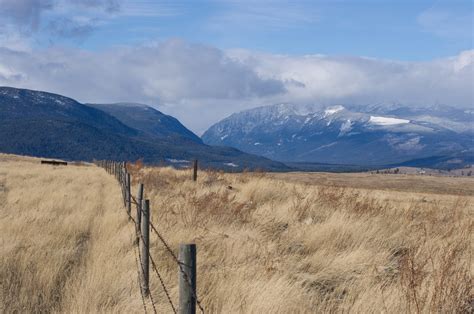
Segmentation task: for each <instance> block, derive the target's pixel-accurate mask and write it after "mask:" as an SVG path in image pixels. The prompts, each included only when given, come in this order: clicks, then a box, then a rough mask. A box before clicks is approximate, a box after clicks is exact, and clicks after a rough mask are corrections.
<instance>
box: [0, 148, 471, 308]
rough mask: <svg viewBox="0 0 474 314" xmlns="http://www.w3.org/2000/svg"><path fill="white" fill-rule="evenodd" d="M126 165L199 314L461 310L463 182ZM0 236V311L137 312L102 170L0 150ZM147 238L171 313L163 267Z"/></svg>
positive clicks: (467, 190) (467, 221) (467, 241)
mask: <svg viewBox="0 0 474 314" xmlns="http://www.w3.org/2000/svg"><path fill="white" fill-rule="evenodd" d="M129 170H130V171H131V173H132V178H133V184H134V187H136V185H137V184H138V182H143V183H144V184H145V196H146V198H149V199H150V203H151V210H152V214H151V215H152V221H153V223H154V224H155V226H157V228H158V229H159V230H160V232H161V233H162V234H163V235H164V236H165V238H166V239H167V241H168V243H170V245H171V246H172V247H173V248H174V249H175V250H176V251H177V248H178V245H179V243H181V242H195V243H196V244H197V247H198V256H197V257H198V295H199V298H200V299H201V300H202V305H203V307H204V308H205V309H206V311H207V312H209V313H317V312H351V313H352V312H353V313H380V312H384V313H406V312H413V313H417V312H418V313H430V312H434V313H436V312H440V313H462V312H466V313H469V312H470V311H471V312H472V311H473V310H474V309H473V307H474V291H473V288H472V275H473V266H474V262H473V259H472V248H473V236H472V233H473V226H474V223H473V217H474V215H473V214H474V202H473V200H474V194H473V183H474V180H472V179H471V178H439V177H418V176H403V175H375V174H374V175H370V174H298V173H290V174H264V173H243V174H224V173H219V172H204V171H201V172H199V177H198V182H197V183H196V182H193V181H192V180H191V179H190V178H191V173H190V171H189V170H181V171H178V170H173V169H171V168H147V167H145V168H142V167H141V166H140V165H137V166H131V167H129ZM324 178H325V179H324ZM444 180H446V181H444ZM394 182H395V183H394ZM229 187H231V188H229ZM134 193H135V191H134ZM0 230H1V244H2V245H1V248H0V256H1V259H0V288H1V296H0V311H2V312H6V313H11V312H67V313H70V312H78V313H95V312H121V313H133V312H136V313H139V312H143V305H142V300H141V298H140V293H139V289H138V282H137V267H136V260H135V258H136V256H135V251H134V245H133V240H134V229H133V225H132V223H131V222H129V221H128V219H127V216H126V214H125V209H124V208H123V203H122V200H121V192H120V187H119V185H118V183H117V182H116V181H115V179H114V178H113V177H112V176H110V175H108V174H107V173H106V172H105V170H103V169H101V168H98V167H96V166H93V165H72V166H66V167H53V166H46V165H40V164H39V161H38V159H33V158H19V157H15V156H9V155H0ZM151 239H152V245H151V254H152V256H153V258H154V259H155V260H156V261H157V264H158V265H157V266H158V269H159V270H160V273H161V274H162V275H163V279H164V281H165V283H166V285H167V286H168V287H169V289H170V293H171V298H172V300H173V301H174V303H175V304H177V297H178V295H177V292H178V290H177V275H178V274H177V267H176V264H175V263H174V261H173V260H172V259H171V257H170V256H169V255H168V254H167V253H166V251H165V248H164V247H163V246H162V245H161V244H160V243H159V241H158V240H157V239H156V238H155V237H154V236H153V235H152V236H151ZM150 278H151V287H152V295H153V298H154V300H155V302H156V306H157V310H158V312H159V313H169V312H170V307H169V305H168V303H167V301H166V298H165V296H164V293H163V291H162V290H161V287H160V285H159V282H158V281H157V280H156V277H154V274H153V273H151V274H150ZM147 306H148V310H149V311H150V310H151V307H150V304H149V301H147Z"/></svg>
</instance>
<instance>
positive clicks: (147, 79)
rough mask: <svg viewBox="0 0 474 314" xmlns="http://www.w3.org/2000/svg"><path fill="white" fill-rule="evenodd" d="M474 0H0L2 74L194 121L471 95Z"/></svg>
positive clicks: (9, 80) (24, 83)
mask: <svg viewBox="0 0 474 314" xmlns="http://www.w3.org/2000/svg"><path fill="white" fill-rule="evenodd" d="M473 5H474V3H473V1H466V0H449V1H448V0H442V1H439V0H438V1H434V0H412V1H408V0H399V1H395V0H386V1H384V0H378V1H375V0H371V1H368V0H360V1H359V0H351V1H349V0H346V1H328V0H326V1H317V0H314V1H296V0H295V1H283V0H275V1H269V0H253V1H247V0H246V1H244V0H241V1H230V0H219V1H217V0H207V1H204V0H194V1H191V0H189V1H179V0H178V1H176V0H174V1H160V0H135V1H132V0H0V85H8V86H15V87H23V88H31V89H39V90H46V91H50V92H55V93H59V94H63V95H66V96H70V97H73V98H75V99H77V100H79V101H82V102H102V103H107V102H122V101H128V102H142V103H146V104H149V105H152V106H154V107H156V108H158V109H159V110H161V111H164V112H165V113H168V114H171V115H174V116H176V117H177V118H179V119H180V120H181V121H182V122H184V123H185V125H187V126H188V127H190V128H191V129H192V130H193V131H196V132H197V133H201V132H203V131H204V130H205V129H206V128H207V127H209V125H211V124H212V123H214V122H216V121H217V120H219V119H222V118H224V117H225V116H228V115H229V114H231V113H233V112H236V111H240V110H243V109H248V108H252V107H256V106H261V105H267V104H274V103H281V102H289V103H296V104H298V103H301V104H320V105H322V106H323V105H324V106H325V105H334V104H344V103H351V104H360V105H364V104H374V103H376V104H392V103H403V104H406V105H409V106H425V107H426V106H431V105H443V104H446V105H452V106H458V107H464V108H465V107H468V108H472V105H473V103H474V95H473V90H474V49H473V40H474V25H473V23H474V22H473V20H474V17H473V15H474V9H473Z"/></svg>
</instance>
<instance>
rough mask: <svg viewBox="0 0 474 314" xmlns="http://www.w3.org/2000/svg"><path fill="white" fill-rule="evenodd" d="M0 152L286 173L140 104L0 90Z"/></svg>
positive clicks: (283, 167) (274, 164) (281, 167)
mask: <svg viewBox="0 0 474 314" xmlns="http://www.w3.org/2000/svg"><path fill="white" fill-rule="evenodd" d="M0 152H4V153H13V154H22V155H31V156H39V157H50V158H62V159H66V160H84V161H90V160H92V159H113V160H128V161H134V160H138V159H143V160H144V162H148V163H164V164H173V165H175V166H178V167H180V166H188V165H189V163H190V162H191V160H193V159H199V161H200V165H201V166H203V167H213V168H220V169H227V170H242V169H245V168H249V169H265V170H288V169H289V168H288V167H287V166H286V165H284V164H283V163H280V162H275V161H272V160H269V159H267V158H264V157H260V156H256V155H252V154H248V153H243V152H242V151H239V150H237V149H235V148H231V147H212V146H209V145H206V144H204V143H203V142H202V140H201V139H200V138H199V137H198V136H197V135H195V134H194V133H192V132H191V131H190V130H188V129H187V128H186V127H184V126H183V125H182V124H181V123H180V122H179V121H178V120H177V119H175V118H173V117H171V116H168V115H165V114H163V113H161V112H159V111H158V110H156V109H154V108H152V107H149V106H146V105H141V104H130V103H120V104H90V105H85V104H81V103H79V102H77V101H75V100H73V99H71V98H68V97H65V96H61V95H57V94H52V93H47V92H42V91H33V90H27V89H18V88H12V87H0Z"/></svg>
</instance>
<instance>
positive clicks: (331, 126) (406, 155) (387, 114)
mask: <svg viewBox="0 0 474 314" xmlns="http://www.w3.org/2000/svg"><path fill="white" fill-rule="evenodd" d="M472 118H473V115H472V114H471V113H466V112H464V111H463V110H460V109H455V108H450V107H447V106H440V107H431V108H429V109H423V108H411V107H406V106H402V105H396V104H393V105H390V106H386V105H374V106H365V107H362V106H359V107H358V106H353V105H344V106H342V105H337V106H327V107H324V106H317V105H308V106H297V105H293V104H278V105H273V106H265V107H259V108H255V109H251V110H246V111H243V112H240V113H235V114H233V115H231V116H229V117H228V118H225V119H223V120H222V121H220V122H218V123H216V124H215V125H213V126H211V127H210V128H209V129H208V130H207V131H206V132H205V133H204V134H203V136H202V139H203V141H204V142H205V143H207V144H212V145H225V146H233V147H235V148H238V149H241V150H243V151H246V152H249V153H253V154H257V155H262V156H265V157H268V158H271V159H275V160H280V161H287V162H324V163H341V164H363V165H374V164H387V163H396V162H403V161H406V160H410V159H415V158H424V157H430V156H435V155H443V154H447V153H450V152H459V151H466V150H469V149H472V148H473V138H474V136H473V134H474V132H473V131H472V121H474V120H473V119H472Z"/></svg>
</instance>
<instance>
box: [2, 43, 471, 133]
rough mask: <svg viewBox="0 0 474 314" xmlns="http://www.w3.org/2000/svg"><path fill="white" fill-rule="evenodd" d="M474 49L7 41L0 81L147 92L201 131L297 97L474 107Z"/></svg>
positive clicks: (114, 93) (88, 97)
mask: <svg viewBox="0 0 474 314" xmlns="http://www.w3.org/2000/svg"><path fill="white" fill-rule="evenodd" d="M473 71H474V50H471V51H464V52H462V53H460V54H459V55H458V56H453V57H449V58H444V59H437V60H432V61H428V62H400V61H391V60H381V59H373V58H363V57H332V56H323V55H307V56H285V55H274V54H263V53H255V52H251V51H242V50H241V51H222V50H219V49H217V48H213V47H210V46H206V45H198V44H191V43H187V42H184V41H181V40H169V41H166V42H162V43H160V44H157V45H153V46H146V47H145V46H142V47H136V48H130V47H129V48H127V47H122V48H116V49H110V50H107V51H102V52H88V51H82V50H78V49H74V50H72V49H71V50H69V49H66V48H48V49H43V50H35V51H34V52H32V51H18V50H13V49H7V48H0V85H8V86H16V87H24V88H32V89H39V90H46V91H51V92H55V93H60V94H63V95H66V96H70V97H73V98H76V99H78V100H79V101H82V102H118V101H128V102H144V103H148V104H151V105H155V106H157V107H158V108H161V109H162V110H163V111H164V112H166V113H168V114H172V115H175V116H176V117H178V118H179V119H181V120H182V121H183V123H185V124H186V125H187V126H189V127H191V128H192V129H193V130H195V131H197V132H202V131H204V130H205V129H206V128H207V127H208V126H209V125H210V124H211V123H213V122H216V121H217V120H218V119H220V118H223V117H224V116H226V115H229V114H231V113H232V112H235V111H239V110H242V109H246V108H250V107H254V106H258V105H264V104H273V103H277V102H293V103H304V104H327V105H329V104H341V103H353V104H373V103H383V102H400V103H405V104H408V105H420V106H430V105H433V104H449V105H454V106H461V107H472V105H473V90H474V86H473V85H474V72H473Z"/></svg>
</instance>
